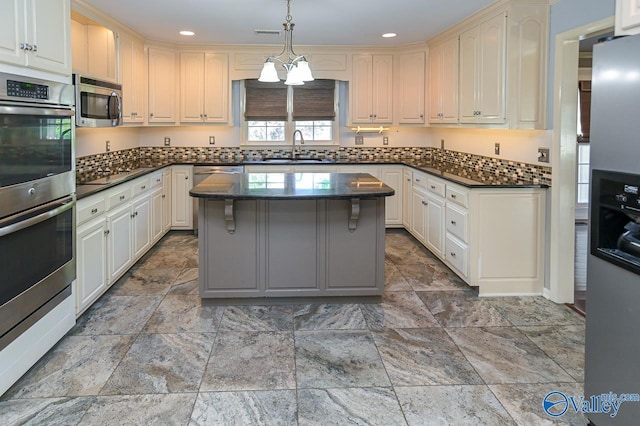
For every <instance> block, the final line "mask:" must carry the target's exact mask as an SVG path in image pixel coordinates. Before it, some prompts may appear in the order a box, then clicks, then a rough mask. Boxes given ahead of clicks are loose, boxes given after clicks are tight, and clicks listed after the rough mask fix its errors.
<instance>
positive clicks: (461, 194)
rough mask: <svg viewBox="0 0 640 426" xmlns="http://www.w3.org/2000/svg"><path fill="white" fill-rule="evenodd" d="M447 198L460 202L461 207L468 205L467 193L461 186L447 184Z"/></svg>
mask: <svg viewBox="0 0 640 426" xmlns="http://www.w3.org/2000/svg"><path fill="white" fill-rule="evenodd" d="M447 200H449V201H453V202H454V203H456V204H460V205H461V206H462V207H468V204H469V193H468V192H467V191H465V190H463V189H461V188H456V187H452V186H450V185H447Z"/></svg>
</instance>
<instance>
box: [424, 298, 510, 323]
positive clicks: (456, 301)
mask: <svg viewBox="0 0 640 426" xmlns="http://www.w3.org/2000/svg"><path fill="white" fill-rule="evenodd" d="M416 294H417V295H418V297H419V298H420V299H421V300H422V302H424V304H425V305H426V306H427V308H428V309H429V311H431V313H432V314H433V316H434V317H435V318H436V320H438V322H439V323H440V324H441V325H442V326H443V327H482V326H510V325H511V323H510V322H509V321H507V320H506V319H505V318H504V317H503V316H502V315H500V312H498V311H497V310H496V309H495V308H494V307H493V306H491V304H490V303H489V302H488V301H486V300H484V299H481V298H479V297H478V295H477V294H476V293H475V292H472V291H421V292H416Z"/></svg>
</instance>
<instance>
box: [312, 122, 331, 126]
mask: <svg viewBox="0 0 640 426" xmlns="http://www.w3.org/2000/svg"><path fill="white" fill-rule="evenodd" d="M313 124H315V125H316V126H329V127H331V125H332V124H333V121H314V122H313Z"/></svg>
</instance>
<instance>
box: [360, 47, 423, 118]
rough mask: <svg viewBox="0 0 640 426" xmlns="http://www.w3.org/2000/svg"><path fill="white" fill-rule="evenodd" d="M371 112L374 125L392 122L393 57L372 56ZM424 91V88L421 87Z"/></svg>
mask: <svg viewBox="0 0 640 426" xmlns="http://www.w3.org/2000/svg"><path fill="white" fill-rule="evenodd" d="M372 81H373V87H372V88H371V89H370V90H371V91H372V101H373V103H372V111H373V122H374V123H391V122H392V121H393V55H373V77H372ZM423 91H424V86H423Z"/></svg>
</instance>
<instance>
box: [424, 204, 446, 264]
mask: <svg viewBox="0 0 640 426" xmlns="http://www.w3.org/2000/svg"><path fill="white" fill-rule="evenodd" d="M425 201H426V205H425V212H426V226H425V228H426V229H425V230H426V235H425V245H426V246H427V248H428V249H429V250H431V251H432V252H433V253H434V254H436V255H438V256H439V257H442V256H443V251H444V226H443V223H444V201H443V200H442V199H439V198H437V197H433V196H430V195H427V196H426V199H425Z"/></svg>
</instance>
